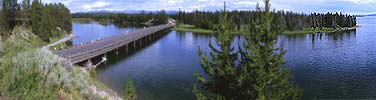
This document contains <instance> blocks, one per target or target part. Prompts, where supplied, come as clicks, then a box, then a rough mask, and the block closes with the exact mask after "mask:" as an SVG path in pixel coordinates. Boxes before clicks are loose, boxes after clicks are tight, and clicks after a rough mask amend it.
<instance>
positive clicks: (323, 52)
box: [74, 17, 376, 100]
mask: <svg viewBox="0 0 376 100" xmlns="http://www.w3.org/2000/svg"><path fill="white" fill-rule="evenodd" d="M358 23H359V25H361V26H362V27H360V28H358V29H357V30H356V31H354V32H343V33H338V34H315V35H311V34H307V35H294V36H280V38H279V43H282V42H284V44H285V45H284V46H285V49H286V50H287V54H286V55H285V59H286V60H287V61H288V63H287V64H286V66H287V67H290V69H291V71H292V73H293V74H294V76H295V81H296V83H297V84H298V85H299V86H300V87H301V88H302V89H303V90H304V95H303V99H314V98H317V99H335V98H343V99H367V98H368V99H369V98H373V99H375V98H376V85H375V84H376V29H375V28H376V17H374V18H372V17H366V18H359V19H358ZM84 28H86V29H84ZM87 28H90V29H89V30H88V29H87ZM134 29H137V27H132V26H130V27H116V25H108V26H101V25H99V24H97V23H87V24H82V23H81V24H79V23H75V24H74V34H78V35H79V36H80V37H78V38H76V39H75V40H74V41H90V39H95V38H98V37H101V36H111V35H114V34H118V33H121V32H124V30H125V31H127V30H128V31H129V30H134ZM84 36H85V37H84ZM86 36H87V37H91V38H86ZM210 39H211V40H213V39H214V38H213V37H212V36H210V35H202V34H194V33H191V32H186V33H180V32H175V31H170V32H169V33H168V34H166V35H165V36H163V37H161V38H160V39H158V40H156V41H154V42H150V43H148V44H147V45H144V46H143V47H139V48H137V49H134V50H131V51H130V52H128V53H121V54H120V55H119V56H115V55H114V56H111V57H110V58H109V60H110V61H109V62H107V63H106V64H105V65H103V66H101V67H100V68H99V69H98V72H97V76H98V79H99V80H100V81H101V82H103V83H104V84H106V85H107V86H108V87H110V88H112V89H114V90H115V91H117V92H118V93H119V94H124V90H125V89H124V86H125V83H126V80H127V78H128V76H132V77H133V80H134V82H135V86H136V90H137V95H138V98H139V99H140V100H182V99H186V100H190V99H194V97H193V94H192V92H191V90H192V86H193V84H194V83H195V79H194V77H193V75H192V74H193V73H194V72H199V73H203V71H202V68H201V67H200V65H199V62H198V61H199V57H198V55H197V49H198V46H200V47H201V48H202V49H203V50H204V51H206V52H208V50H209V48H208V46H207V44H208V43H209V40H210ZM76 43H79V42H76Z"/></svg>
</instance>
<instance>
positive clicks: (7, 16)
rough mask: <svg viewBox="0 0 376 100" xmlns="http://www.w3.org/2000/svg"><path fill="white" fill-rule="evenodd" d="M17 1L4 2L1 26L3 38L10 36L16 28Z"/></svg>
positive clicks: (8, 0)
mask: <svg viewBox="0 0 376 100" xmlns="http://www.w3.org/2000/svg"><path fill="white" fill-rule="evenodd" d="M17 8H18V4H17V0H3V4H2V14H1V22H2V23H1V24H2V30H3V31H4V32H3V34H2V35H3V36H8V35H9V33H10V31H12V29H13V28H14V26H16V14H17Z"/></svg>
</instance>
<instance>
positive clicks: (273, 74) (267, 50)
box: [242, 0, 301, 100]
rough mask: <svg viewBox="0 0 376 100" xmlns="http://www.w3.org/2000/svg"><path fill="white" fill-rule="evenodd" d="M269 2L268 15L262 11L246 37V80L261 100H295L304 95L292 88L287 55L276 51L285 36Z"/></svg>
mask: <svg viewBox="0 0 376 100" xmlns="http://www.w3.org/2000/svg"><path fill="white" fill-rule="evenodd" d="M269 9H270V4H269V0H265V11H259V13H258V14H259V18H258V19H254V20H253V21H251V23H250V25H249V28H248V29H249V31H248V33H247V34H246V35H245V36H246V41H247V42H246V43H244V47H245V49H246V50H245V51H244V52H242V54H244V55H245V56H244V58H243V59H244V62H243V64H244V66H245V69H242V70H243V71H244V72H247V74H245V75H244V76H243V78H245V79H248V81H250V83H251V84H252V87H251V88H250V89H251V90H252V91H255V92H256V93H257V95H256V96H255V97H256V98H255V99H261V100H275V99H276V100H281V99H288V100H296V99H300V96H301V91H300V90H299V89H298V88H297V87H296V86H294V85H293V84H292V82H293V80H292V75H291V74H290V72H289V71H288V69H286V68H283V64H285V61H284V60H283V56H284V54H285V51H284V50H283V46H282V48H275V44H276V40H277V39H278V35H279V34H280V33H282V32H283V29H284V28H283V21H282V18H281V16H278V15H274V14H271V13H270V12H269Z"/></svg>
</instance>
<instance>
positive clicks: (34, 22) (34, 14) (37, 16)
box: [31, 0, 46, 40]
mask: <svg viewBox="0 0 376 100" xmlns="http://www.w3.org/2000/svg"><path fill="white" fill-rule="evenodd" d="M42 13H43V5H42V3H41V2H40V0H33V3H32V5H31V27H32V29H33V33H34V34H36V35H38V36H39V37H41V38H42V37H43V34H42V30H41V29H42V23H41V22H42ZM42 39H43V40H46V39H45V38H42Z"/></svg>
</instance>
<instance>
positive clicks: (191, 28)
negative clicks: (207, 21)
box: [173, 24, 214, 33]
mask: <svg viewBox="0 0 376 100" xmlns="http://www.w3.org/2000/svg"><path fill="white" fill-rule="evenodd" d="M173 30H175V31H183V32H194V33H214V31H213V30H208V29H202V28H197V27H195V26H193V25H187V24H180V25H177V26H176V27H174V28H173Z"/></svg>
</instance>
